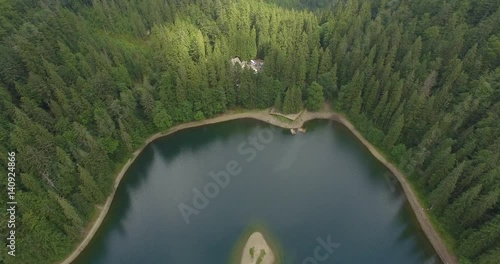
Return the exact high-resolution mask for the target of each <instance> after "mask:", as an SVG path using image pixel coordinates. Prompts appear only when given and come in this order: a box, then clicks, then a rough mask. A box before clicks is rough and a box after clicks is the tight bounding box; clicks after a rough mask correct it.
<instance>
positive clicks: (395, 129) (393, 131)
mask: <svg viewBox="0 0 500 264" xmlns="http://www.w3.org/2000/svg"><path fill="white" fill-rule="evenodd" d="M404 121H405V117H404V114H401V115H399V116H398V117H397V118H396V120H395V121H394V123H393V124H391V126H390V129H389V132H388V133H387V136H386V137H385V139H384V142H383V144H384V145H385V146H386V147H387V148H392V147H393V146H394V144H395V143H396V142H397V141H398V139H399V135H400V134H401V130H402V129H403V126H404Z"/></svg>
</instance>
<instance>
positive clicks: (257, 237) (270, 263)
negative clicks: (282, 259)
mask: <svg viewBox="0 0 500 264" xmlns="http://www.w3.org/2000/svg"><path fill="white" fill-rule="evenodd" d="M258 261H260V262H259V263H258V264H274V253H273V251H272V250H271V248H270V247H269V245H268V244H267V242H266V240H265V239H264V236H263V235H262V234H261V233H260V232H255V233H253V234H252V235H251V236H250V237H249V238H248V241H247V243H246V244H245V247H244V248H243V252H242V254H241V262H240V263H241V264H257V262H258Z"/></svg>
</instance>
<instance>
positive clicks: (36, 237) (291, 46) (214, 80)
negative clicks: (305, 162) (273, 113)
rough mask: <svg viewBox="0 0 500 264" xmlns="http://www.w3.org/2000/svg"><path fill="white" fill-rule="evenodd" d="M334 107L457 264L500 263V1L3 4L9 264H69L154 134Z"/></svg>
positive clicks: (1, 228) (0, 52) (23, 0)
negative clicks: (12, 251) (241, 114)
mask: <svg viewBox="0 0 500 264" xmlns="http://www.w3.org/2000/svg"><path fill="white" fill-rule="evenodd" d="M235 56H238V57H240V58H241V59H242V60H250V59H254V58H259V59H262V60H264V62H265V64H264V67H263V70H262V71H260V72H258V73H254V71H252V70H247V69H241V68H240V67H233V66H232V65H231V63H230V60H231V58H233V57H235ZM323 101H327V102H330V104H331V105H332V107H333V108H334V110H336V111H339V112H343V113H345V114H346V115H347V116H348V117H349V119H350V120H351V121H352V122H353V123H354V124H355V125H356V126H357V127H358V129H359V130H360V131H361V132H362V133H363V134H364V135H365V137H367V139H369V140H370V141H371V142H372V143H373V144H375V145H376V146H377V147H378V148H380V150H382V151H383V152H384V153H385V154H386V155H387V156H388V157H389V158H390V159H391V160H392V161H393V162H394V163H395V164H396V165H398V167H399V168H400V169H401V170H402V171H403V172H404V173H405V174H406V175H407V177H408V178H409V179H410V181H411V182H412V183H413V185H414V188H415V189H416V190H417V191H418V193H419V194H420V196H421V199H422V201H423V202H424V204H426V206H428V207H432V210H430V211H429V214H430V216H431V218H432V219H433V221H434V222H435V225H436V227H437V229H438V230H439V231H440V232H441V233H442V235H443V237H444V238H445V240H446V242H447V243H448V245H449V246H450V248H452V249H453V251H454V252H455V254H456V255H457V256H458V257H459V258H460V261H461V263H497V262H498V260H499V259H500V203H499V198H500V163H499V162H498V161H499V160H500V151H499V150H500V121H499V120H500V2H499V1H498V0H475V1H472V0H445V1H435V0H417V1H407V0H391V1H388V0H373V1H361V0H346V1H333V3H332V1H313V0H308V1H302V0H289V1H285V0H282V1H280V0H269V1H263V0H251V1H247V0H148V1H137V0H121V1H118V0H80V1H70V0H63V1H56V0H38V1H34V0H0V163H1V164H3V165H2V166H0V175H2V176H1V179H2V180H1V181H0V186H1V188H2V189H3V190H5V189H6V188H7V186H6V185H7V180H5V179H6V175H7V173H8V170H7V164H8V162H9V161H8V159H9V156H8V153H9V152H15V153H16V159H17V164H16V166H17V171H16V175H17V186H16V199H17V202H18V211H17V226H16V230H17V233H16V234H17V240H16V245H17V248H18V252H17V254H16V257H10V256H8V255H7V253H6V250H5V249H6V247H5V246H3V247H2V248H3V249H2V250H1V251H0V259H2V258H3V260H0V262H1V261H3V262H4V263H54V262H57V261H59V260H62V259H64V258H65V257H66V256H67V255H68V254H69V253H70V252H71V251H72V250H73V249H74V248H75V247H76V245H77V244H78V242H79V241H80V240H81V239H82V236H83V232H84V231H85V229H86V227H87V226H88V224H89V223H90V221H91V219H92V218H93V217H94V216H95V214H96V213H97V212H98V207H97V205H100V204H103V203H104V201H105V199H106V197H107V196H108V194H109V193H110V191H111V188H112V183H113V180H114V177H115V175H116V173H117V171H118V170H119V169H120V167H121V166H122V165H123V164H124V163H125V162H126V160H127V159H128V158H129V157H130V155H131V153H132V152H133V150H135V149H136V148H138V147H140V146H141V145H142V144H143V142H144V140H145V139H146V138H147V137H148V136H150V135H152V134H153V133H155V132H158V131H164V130H166V129H168V128H169V127H172V126H173V125H175V124H179V123H182V122H187V121H191V120H202V119H205V118H210V117H213V116H215V115H217V114H221V113H224V112H225V111H227V110H230V109H234V108H245V109H256V108H268V107H272V106H274V107H276V108H278V109H280V110H281V111H283V112H286V113H292V112H297V111H299V110H300V109H301V108H303V107H307V108H309V109H311V110H317V109H319V108H320V107H322V106H323ZM6 204H7V195H4V194H2V195H0V210H1V211H2V212H3V213H2V215H4V216H2V217H1V218H0V233H1V234H7V233H8V229H7V223H6V221H7V219H8V215H7V212H6V208H5V207H6ZM5 241H6V240H4V243H6V242H5Z"/></svg>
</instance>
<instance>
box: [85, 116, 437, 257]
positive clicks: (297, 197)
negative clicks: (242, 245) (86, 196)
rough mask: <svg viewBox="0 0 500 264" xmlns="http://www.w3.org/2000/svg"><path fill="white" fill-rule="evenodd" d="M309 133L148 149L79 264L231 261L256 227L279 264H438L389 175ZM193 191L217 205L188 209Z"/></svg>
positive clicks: (184, 138) (232, 126)
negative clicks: (262, 229)
mask: <svg viewBox="0 0 500 264" xmlns="http://www.w3.org/2000/svg"><path fill="white" fill-rule="evenodd" d="M306 127H307V128H308V130H307V133H306V134H298V135H295V136H293V135H290V133H289V131H288V130H283V129H277V128H274V127H272V126H270V125H267V124H264V123H261V122H257V121H253V120H237V121H230V122H226V123H221V124H216V125H211V126H206V127H199V128H193V129H189V130H185V131H181V132H178V133H176V134H173V135H170V136H168V137H165V138H162V139H160V140H158V141H156V142H154V143H153V144H151V145H150V146H148V147H147V148H146V149H145V151H144V152H143V153H142V154H141V155H140V157H138V159H137V160H136V162H134V164H133V165H132V166H131V168H130V169H129V171H128V173H127V174H126V176H125V178H124V180H123V181H122V184H121V185H120V188H119V189H118V191H117V194H116V197H115V201H114V203H113V205H112V207H111V209H110V212H109V214H108V216H107V218H106V220H105V222H104V224H103V225H102V227H101V228H100V231H99V232H98V234H97V235H96V237H95V238H94V239H93V241H92V242H91V244H90V245H89V246H88V247H87V249H86V250H85V251H84V252H83V253H82V255H81V256H80V258H79V259H78V260H77V261H76V263H82V264H83V263H85V264H86V263H102V264H113V263H120V264H121V263H127V264H128V263H175V264H177V263H180V264H183V263H186V264H192V263H193V264H194V263H196V264H198V263H214V264H221V263H228V261H229V258H230V256H231V254H232V252H231V251H232V249H233V247H234V245H235V244H236V243H237V242H238V239H239V238H240V236H241V234H242V233H243V232H244V231H245V230H246V228H248V226H249V225H251V224H252V223H256V222H258V223H262V224H264V225H265V226H266V229H267V232H268V233H269V234H272V237H273V240H274V241H275V242H276V243H278V244H279V245H280V247H281V248H282V251H283V252H281V255H282V256H283V259H282V263H405V264H411V263H419V264H420V263H440V262H439V260H438V257H437V256H436V253H435V252H434V250H433V249H432V247H431V245H430V243H429V242H428V241H427V239H426V237H425V235H424V234H423V232H422V231H421V230H420V229H419V226H418V223H417V221H416V219H415V217H414V216H413V213H412V211H411V208H410V206H409V204H408V202H407V200H406V198H405V196H404V194H403V192H402V190H401V188H400V187H399V186H397V185H394V182H395V181H393V180H392V179H391V178H390V177H391V174H390V173H389V171H388V170H387V169H386V168H385V167H383V166H382V165H381V164H380V163H379V162H378V161H377V160H376V159H375V158H373V157H372V156H371V155H370V153H369V152H368V150H367V149H365V148H364V146H363V145H362V144H361V143H360V142H358V141H357V139H356V138H355V137H354V136H353V135H352V134H351V133H350V132H349V131H348V130H347V129H346V128H345V127H343V126H342V125H341V124H338V123H334V122H328V121H313V122H309V123H308V124H306ZM221 171H222V173H220V172H221ZM211 172H212V174H218V175H229V182H227V178H228V177H222V178H218V179H222V180H220V182H219V183H220V184H219V185H217V181H215V180H214V178H212V177H211V176H210V174H211ZM225 173H227V174H225ZM231 174H234V175H231ZM215 186H217V187H215ZM221 186H225V187H224V188H223V187H221ZM205 187H206V188H208V189H206V190H205ZM194 188H196V189H195V190H194V191H193V189H194ZM197 190H199V191H200V192H201V193H203V192H205V191H206V193H207V194H208V196H210V197H212V198H210V197H205V198H206V199H203V198H200V197H198V199H197V202H198V203H197V204H194V203H193V198H194V197H195V193H196V192H197ZM203 196H206V195H205V194H203ZM179 206H181V208H183V212H184V213H181V210H180V209H179ZM186 220H187V221H186ZM187 222H189V223H187ZM328 240H330V242H331V243H332V244H335V245H336V248H332V249H330V248H329V249H327V250H325V249H324V247H321V244H322V243H321V242H319V241H325V242H326V241H328ZM318 247H320V249H317V248H318ZM316 249H317V250H316ZM315 252H316V253H317V254H316V255H315Z"/></svg>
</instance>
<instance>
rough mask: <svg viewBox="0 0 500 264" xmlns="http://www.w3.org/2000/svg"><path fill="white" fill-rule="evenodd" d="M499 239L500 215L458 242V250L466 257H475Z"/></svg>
mask: <svg viewBox="0 0 500 264" xmlns="http://www.w3.org/2000/svg"><path fill="white" fill-rule="evenodd" d="M498 239H500V215H497V216H496V217H495V218H493V219H492V220H490V221H488V222H487V223H486V224H484V225H483V226H481V227H480V228H479V229H476V230H474V231H473V232H472V233H471V234H470V235H469V236H467V237H466V238H465V239H464V240H462V241H461V242H460V245H459V247H458V251H459V252H460V253H461V254H463V255H464V256H466V257H475V256H477V255H479V254H480V253H481V252H483V251H484V250H487V249H489V248H490V247H491V245H492V243H494V242H495V241H498Z"/></svg>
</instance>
